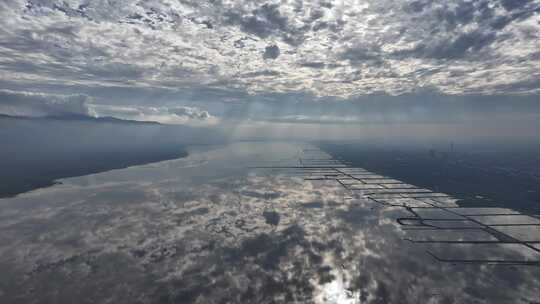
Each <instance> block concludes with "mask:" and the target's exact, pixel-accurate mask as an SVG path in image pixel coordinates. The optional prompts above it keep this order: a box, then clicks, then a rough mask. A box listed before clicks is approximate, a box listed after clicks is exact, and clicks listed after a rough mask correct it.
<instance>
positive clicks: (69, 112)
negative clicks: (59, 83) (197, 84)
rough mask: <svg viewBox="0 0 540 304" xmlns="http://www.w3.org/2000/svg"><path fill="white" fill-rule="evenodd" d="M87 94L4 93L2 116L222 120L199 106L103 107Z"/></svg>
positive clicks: (1, 95) (200, 123)
mask: <svg viewBox="0 0 540 304" xmlns="http://www.w3.org/2000/svg"><path fill="white" fill-rule="evenodd" d="M93 101H94V100H93V98H91V97H89V96H88V95H85V94H73V95H60V94H48V93H34V92H24V91H11V90H0V114H5V115H11V116H24V117H51V116H54V117H74V116H80V117H114V118H119V119H126V120H137V121H154V122H160V123H164V124H188V125H198V126H204V125H213V124H216V123H218V122H219V120H218V119H217V118H216V117H215V116H212V115H210V113H209V112H208V111H205V110H201V109H199V108H197V107H186V106H174V107H145V106H112V105H100V104H95V103H94V102H93Z"/></svg>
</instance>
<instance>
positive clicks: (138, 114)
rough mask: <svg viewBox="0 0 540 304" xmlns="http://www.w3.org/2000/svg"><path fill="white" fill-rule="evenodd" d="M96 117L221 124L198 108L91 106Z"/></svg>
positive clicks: (202, 124)
mask: <svg viewBox="0 0 540 304" xmlns="http://www.w3.org/2000/svg"><path fill="white" fill-rule="evenodd" d="M90 113H91V114H92V116H95V117H116V118H121V119H127V120H137V121H155V122H159V123H164V124H187V125H194V126H208V125H214V124H216V123H218V122H219V119H218V118H217V117H215V116H212V115H210V113H208V111H204V110H201V109H199V108H196V107H143V106H110V105H96V104H93V105H91V106H90Z"/></svg>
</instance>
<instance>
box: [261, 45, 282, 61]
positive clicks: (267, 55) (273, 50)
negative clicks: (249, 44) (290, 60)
mask: <svg viewBox="0 0 540 304" xmlns="http://www.w3.org/2000/svg"><path fill="white" fill-rule="evenodd" d="M278 57H279V47H278V46H277V45H269V46H267V47H266V48H265V49H264V54H263V58H264V59H276V58H278Z"/></svg>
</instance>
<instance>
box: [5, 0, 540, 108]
mask: <svg viewBox="0 0 540 304" xmlns="http://www.w3.org/2000/svg"><path fill="white" fill-rule="evenodd" d="M539 11H540V2H539V1H538V0H492V1H488V0H477V1H467V0H451V1H447V0H444V1H443V0H437V1H423V0H414V1H391V0H377V1H375V0H373V1H364V0H362V1H359V0H340V1H330V0H328V1H322V0H313V1H301V0H286V1H277V0H276V1H273V0H272V1H248V0H243V1H229V0H219V1H201V0H196V1H195V0H193V1H191V0H186V1H169V0H151V1H127V0H121V1H115V2H111V1H90V2H88V1H83V0H69V1H54V0H43V1H22V0H5V1H2V3H0V71H1V72H0V81H9V82H10V83H20V84H28V85H31V84H35V83H41V84H44V83H46V84H59V83H61V84H67V85H86V86H93V87H96V86H98V87H99V86H109V85H111V84H115V85H122V86H125V87H128V88H129V87H136V88H148V87H151V88H158V89H159V88H164V89H170V88H174V89H178V90H180V91H182V88H193V87H202V88H207V89H216V90H239V91H247V92H249V93H250V94H261V93H262V94H264V93H267V92H307V93H308V94H313V95H315V96H338V97H343V98H350V97H354V96H361V95H369V94H376V93H381V92H383V93H386V94H402V93H410V92H414V91H416V90H418V89H420V88H426V89H430V90H436V91H439V92H442V93H444V94H458V95H459V94H471V93H476V94H501V93H504V94H537V93H539V91H540V86H539V85H538V83H539V81H540V74H539V73H538V71H539V70H540V52H539V49H540V42H539V41H540V39H539V38H540V37H539V34H538V33H539V32H540V26H539V22H540V15H539V14H538V12H539Z"/></svg>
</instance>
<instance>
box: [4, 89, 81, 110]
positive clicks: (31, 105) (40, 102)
mask: <svg viewBox="0 0 540 304" xmlns="http://www.w3.org/2000/svg"><path fill="white" fill-rule="evenodd" d="M91 100H92V99H91V98H90V97H89V96H87V95H83V94H78V95H55V94H43V93H31V92H18V91H10V90H0V113H2V114H7V115H14V116H65V115H84V116H86V115H88V114H89V109H88V104H89V102H90V101H91Z"/></svg>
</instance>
